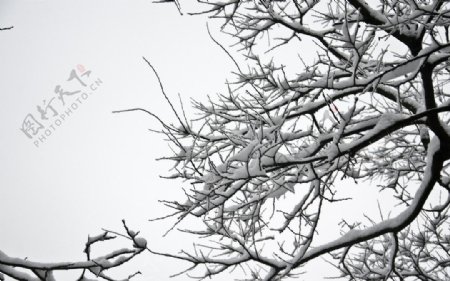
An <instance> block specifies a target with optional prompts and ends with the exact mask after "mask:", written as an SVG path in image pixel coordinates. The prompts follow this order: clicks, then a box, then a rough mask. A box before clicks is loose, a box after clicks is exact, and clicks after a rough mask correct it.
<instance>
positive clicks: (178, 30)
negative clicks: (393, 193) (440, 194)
mask: <svg viewBox="0 0 450 281" xmlns="http://www.w3.org/2000/svg"><path fill="white" fill-rule="evenodd" d="M11 25H13V26H14V29H12V30H9V31H3V32H0V95H1V101H2V110H0V129H1V138H0V161H1V162H0V184H1V187H0V228H1V230H0V249H1V250H2V251H4V252H5V253H7V254H8V255H11V256H16V257H29V258H30V259H33V260H38V261H65V260H81V259H83V258H84V256H83V253H82V251H83V247H84V243H85V241H86V238H87V235H88V234H91V235H95V234H97V233H99V232H100V231H101V228H107V229H112V230H118V231H121V230H122V228H121V219H123V218H124V219H126V220H127V222H128V224H129V226H130V227H132V228H134V229H136V230H141V231H142V232H143V233H144V234H145V237H146V238H147V240H148V241H149V245H150V247H152V248H154V249H155V250H160V251H167V252H172V253H176V252H178V250H180V249H181V248H185V249H191V243H190V242H189V241H190V240H189V238H188V237H185V236H183V235H182V234H179V233H176V232H174V233H171V234H170V235H168V236H167V237H166V238H164V239H163V238H162V237H161V236H162V234H163V233H164V232H165V231H166V230H167V229H168V228H169V227H170V223H171V222H173V221H170V220H169V221H163V222H154V223H150V222H148V219H149V218H155V217H158V216H162V215H164V214H167V212H168V211H169V210H168V209H167V208H164V207H163V206H161V205H160V204H159V203H158V202H157V201H158V200H161V199H169V198H170V199H173V198H177V197H179V198H181V197H182V196H183V193H182V190H181V188H180V187H181V186H182V185H183V184H182V183H179V182H174V181H168V180H165V179H160V178H159V175H164V174H167V171H168V169H169V168H170V165H171V163H168V162H157V161H155V158H158V157H161V156H164V155H168V154H169V153H170V150H169V148H168V146H167V144H166V143H165V142H164V141H163V139H162V136H160V135H157V134H154V133H150V132H149V131H148V130H147V129H148V128H154V129H157V128H159V127H158V123H157V122H156V121H155V120H154V119H151V117H149V116H146V115H145V114H142V113H122V114H112V113H111V112H112V111H114V110H120V109H127V108H133V107H142V108H146V109H148V110H150V111H152V112H154V113H156V114H157V115H159V116H161V117H162V118H163V119H165V120H171V121H175V117H174V115H173V114H172V113H171V111H170V108H169V106H168V105H167V103H166V102H165V100H164V97H163V96H162V95H161V93H160V90H159V86H158V83H157V80H156V78H155V76H154V75H153V73H152V72H151V70H150V68H149V67H148V66H147V65H146V64H145V62H144V61H143V59H142V57H143V56H145V57H146V58H147V59H148V60H149V61H151V62H152V64H153V65H154V66H155V67H156V68H157V69H158V72H159V75H160V77H161V79H162V81H163V83H164V86H165V88H166V91H167V93H168V94H169V95H170V97H171V98H172V99H173V100H174V101H177V95H178V93H180V95H181V97H182V100H183V101H184V102H185V105H186V108H187V109H188V108H189V99H190V98H191V97H192V98H195V99H200V100H202V99H203V100H205V99H206V96H207V94H210V95H212V96H213V95H214V94H215V93H217V92H219V91H222V90H224V89H225V85H224V82H225V80H226V78H227V77H230V75H229V73H230V71H232V70H233V67H234V65H233V63H232V62H231V61H230V60H229V58H227V57H226V55H225V54H224V52H223V51H222V50H221V49H220V48H219V47H218V46H217V45H215V44H214V43H213V42H212V40H211V39H210V38H209V36H208V34H207V31H206V25H205V17H202V16H197V17H192V16H180V15H179V13H178V11H177V9H176V8H175V6H174V5H171V4H153V3H152V2H151V1H139V0H133V1H130V0H128V1H119V0H115V1H106V0H103V1H87V0H80V1H68V0H53V1H52V0H34V1H31V0H28V1H27V0H22V1H17V0H14V1H13V0H0V27H8V26H11ZM213 30H214V29H213ZM215 33H217V29H215ZM302 52H303V53H304V52H305V50H302ZM78 64H82V65H84V66H85V67H86V68H87V69H89V70H91V71H92V75H93V76H94V77H99V78H100V79H101V80H102V81H103V84H102V85H101V86H100V87H99V88H98V90H96V91H95V93H94V94H93V95H92V96H90V97H89V98H88V99H87V100H86V101H84V103H83V104H82V105H80V106H79V108H78V109H77V110H74V112H73V114H72V115H71V116H69V117H68V118H67V120H66V121H64V122H63V123H62V125H61V126H60V127H58V128H57V130H56V131H54V132H53V133H52V134H51V136H49V137H47V140H46V141H45V142H44V143H42V144H40V147H39V148H36V147H35V145H33V142H32V141H31V140H29V139H28V138H27V137H26V136H25V134H24V133H23V132H21V131H20V129H19V128H20V127H21V124H22V122H23V120H24V118H25V116H26V115H27V114H28V113H33V114H36V116H37V111H36V106H37V105H41V104H42V102H43V100H44V99H48V98H51V97H55V94H54V92H53V91H54V88H55V86H56V85H59V84H63V83H66V82H65V80H67V78H68V76H69V73H70V71H71V70H72V69H73V68H75V67H76V66H77V65H78ZM68 99H69V98H68ZM191 116H192V115H191ZM349 186H351V185H349ZM348 188H350V187H348ZM353 191H354V190H353ZM371 192H372V193H370V192H368V190H364V191H362V193H364V194H365V195H366V196H372V197H373V198H374V194H376V190H375V193H374V190H373V189H372V190H371ZM355 204H356V205H355V206H354V208H358V206H361V205H370V204H372V206H373V207H374V209H376V201H374V200H373V201H372V202H369V203H367V202H365V203H363V202H359V203H358V201H356V203H355ZM358 204H359V205H358ZM349 210H350V211H352V210H353V213H354V210H355V209H352V208H350V209H349ZM330 216H331V218H330V219H332V218H337V217H339V216H340V214H339V213H334V214H333V213H330ZM325 225H326V222H325ZM329 231H330V234H333V233H334V232H333V231H334V230H329ZM335 232H337V230H336V231H335ZM324 241H326V239H325V240H324ZM185 266H186V265H185V264H184V263H181V262H178V261H173V260H169V259H166V258H162V257H155V256H149V255H146V256H143V257H141V258H140V259H139V260H138V261H136V262H134V263H132V265H130V266H129V267H126V268H124V269H121V270H119V271H120V272H119V274H124V275H125V274H129V273H133V271H134V270H137V269H138V270H140V271H142V273H143V276H142V277H138V278H136V279H135V280H169V275H171V274H174V273H176V272H177V271H180V270H182V269H184V268H185ZM311 268H314V271H312V270H311V272H314V273H313V274H312V273H310V274H308V275H305V276H304V277H302V278H300V279H299V280H302V279H304V280H311V279H309V278H314V279H313V280H320V276H319V275H318V274H319V273H318V272H319V271H320V272H321V273H323V272H324V271H323V270H318V269H320V265H314V266H312V267H311ZM125 276H126V275H125ZM308 276H309V278H308ZM62 280H65V278H63V279H62ZM171 280H173V279H171ZM175 280H186V277H185V276H182V277H180V278H178V279H175ZM219 280H220V279H219ZM222 280H231V279H230V277H227V276H223V279H222Z"/></svg>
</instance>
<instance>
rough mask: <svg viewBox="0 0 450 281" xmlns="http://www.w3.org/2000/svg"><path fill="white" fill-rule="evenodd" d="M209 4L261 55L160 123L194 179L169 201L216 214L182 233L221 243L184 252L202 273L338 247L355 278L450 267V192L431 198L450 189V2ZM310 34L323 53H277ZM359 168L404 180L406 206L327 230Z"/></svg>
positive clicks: (444, 272)
mask: <svg viewBox="0 0 450 281" xmlns="http://www.w3.org/2000/svg"><path fill="white" fill-rule="evenodd" d="M202 3H203V2H202ZM204 4H206V7H207V8H206V10H205V11H203V12H200V13H206V14H209V15H210V16H212V17H213V18H220V19H224V20H225V21H224V22H223V26H222V31H223V32H225V33H228V34H230V35H231V36H232V37H233V38H235V39H236V40H237V44H238V46H240V47H241V49H240V50H241V51H240V52H241V54H243V55H244V56H245V58H246V60H245V62H244V64H246V65H247V66H246V67H245V66H244V65H242V63H238V62H237V61H239V58H236V57H234V58H233V60H234V61H235V62H236V63H237V68H238V71H237V73H236V74H235V76H234V78H233V79H234V80H232V81H231V82H229V84H228V86H229V91H228V93H225V94H220V95H218V96H215V97H210V98H209V102H206V103H205V102H195V103H194V107H195V108H196V109H197V110H198V112H199V114H200V117H198V118H196V119H193V120H189V119H188V118H186V117H185V116H184V112H182V111H178V112H177V121H176V123H175V125H173V124H171V123H169V122H166V121H164V122H162V123H163V126H164V129H163V130H162V132H163V133H164V134H165V135H166V136H167V137H168V139H169V141H170V142H171V144H172V146H173V147H174V151H175V152H174V154H173V155H171V156H168V157H165V158H164V159H169V160H173V161H175V163H176V165H175V167H174V169H173V171H174V173H173V174H171V175H170V176H169V178H174V179H175V178H181V179H184V180H187V181H188V182H190V183H191V188H190V190H189V191H188V192H187V193H186V195H187V198H186V200H185V201H183V202H176V201H168V202H165V203H166V204H167V205H169V206H170V207H172V208H173V209H174V210H175V213H176V214H178V218H179V220H180V221H181V220H183V219H184V218H185V217H187V216H196V217H200V218H201V219H202V220H203V222H204V224H205V229H204V230H202V231H198V230H194V229H187V230H184V231H187V232H190V233H193V234H195V235H199V236H202V237H210V239H212V240H213V241H215V242H216V243H217V244H215V245H214V244H212V245H203V246H198V248H196V249H195V252H194V253H190V254H188V253H187V252H184V253H185V254H182V255H181V256H179V257H180V258H183V259H185V260H189V261H191V262H192V263H193V268H195V267H196V266H199V265H205V266H206V268H207V270H206V271H204V272H203V273H201V272H200V273H199V275H200V277H208V276H214V275H216V274H221V273H222V274H224V273H223V272H227V271H228V270H231V269H234V268H235V267H242V268H246V269H247V268H249V269H250V270H249V271H243V272H247V275H246V278H247V279H245V280H249V279H248V278H250V279H251V280H280V279H284V278H286V277H289V276H294V275H295V274H296V273H297V272H298V269H299V268H300V267H301V266H302V265H304V264H305V263H307V262H309V261H311V260H313V259H315V258H317V257H320V256H323V255H325V254H328V257H331V259H332V260H334V265H335V267H336V268H338V269H339V271H340V272H341V273H342V277H348V278H349V279H353V280H354V279H357V280H407V279H408V278H419V279H421V280H444V279H446V278H449V276H448V275H449V271H448V269H449V268H448V262H447V261H448V249H449V242H450V241H448V237H449V236H448V235H449V232H448V229H446V228H445V227H446V226H448V223H449V221H448V209H449V200H448V199H443V200H441V201H440V202H434V201H433V202H430V203H429V204H428V205H430V206H428V205H426V202H427V199H429V196H430V194H431V193H432V192H433V191H438V190H439V191H441V192H443V193H444V194H445V196H444V197H445V198H449V194H448V192H449V186H448V180H447V177H448V176H447V173H448V170H447V166H448V163H447V161H448V159H449V157H450V154H449V144H450V130H449V127H448V121H449V119H448V118H449V114H448V111H450V106H449V105H450V104H449V100H448V95H449V94H448V91H449V88H448V86H447V85H446V84H447V81H448V78H449V75H450V73H449V70H448V59H449V58H450V41H449V30H448V28H449V24H450V19H449V16H450V14H449V12H450V10H449V8H450V7H449V4H448V3H447V2H446V1H414V0H413V1H408V0H405V1H371V2H370V3H367V2H365V1H360V0H348V1H340V0H339V1H335V0H331V1H308V0H307V1H297V0H294V1H290V0H287V1H239V0H237V1H236V0H233V1H208V2H205V3H204ZM177 7H181V9H182V8H183V3H182V2H181V3H179V5H177ZM196 13H198V12H196ZM297 39H298V40H300V41H307V40H309V42H310V43H304V44H303V45H301V46H303V48H304V47H305V46H308V48H313V49H314V51H315V53H316V55H315V57H314V58H311V57H308V58H306V57H304V56H302V51H301V50H298V56H299V58H300V60H297V62H296V60H294V59H295V58H294V59H292V60H291V63H292V64H293V65H283V64H277V54H278V55H279V54H281V53H282V52H283V51H286V50H288V48H296V47H297V48H301V47H299V46H300V44H299V45H297V44H298V42H297V41H295V40H297ZM267 42H269V43H267ZM307 44H309V45H307ZM283 48H284V49H283ZM227 55H230V53H229V52H227ZM150 66H151V65H150ZM152 67H153V66H152ZM164 94H165V95H166V93H164ZM172 108H173V106H172ZM348 178H351V179H354V180H355V181H358V182H360V183H363V184H367V185H369V184H372V185H373V188H375V189H379V190H380V192H385V193H386V194H389V195H386V196H391V197H392V194H394V195H393V196H394V198H395V199H396V200H398V203H399V204H398V206H397V208H398V209H397V210H392V211H394V213H396V215H394V216H392V217H390V218H383V219H382V220H376V219H370V220H371V223H372V225H371V226H367V227H363V226H361V225H360V226H357V225H350V224H346V225H344V226H343V234H342V236H340V237H335V239H332V240H330V241H329V242H328V243H325V244H314V239H315V237H316V236H317V235H320V234H318V233H317V229H318V226H319V225H320V223H321V217H322V214H323V212H324V210H325V209H326V208H327V207H328V206H330V205H331V204H335V203H338V202H340V201H341V199H340V198H339V194H340V189H342V180H343V179H348ZM437 201H439V200H437ZM380 211H382V213H383V212H384V213H388V212H389V211H390V210H380ZM361 212H364V210H361ZM413 222H417V223H418V224H419V225H420V227H412V225H413ZM419 240H420V243H419V242H417V241H419ZM437 247H439V248H440V250H439V251H440V252H442V253H439V254H438V253H437V252H433V251H431V250H430V249H431V248H437ZM193 268H191V269H193ZM243 274H244V273H243ZM411 280H415V279H411Z"/></svg>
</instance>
